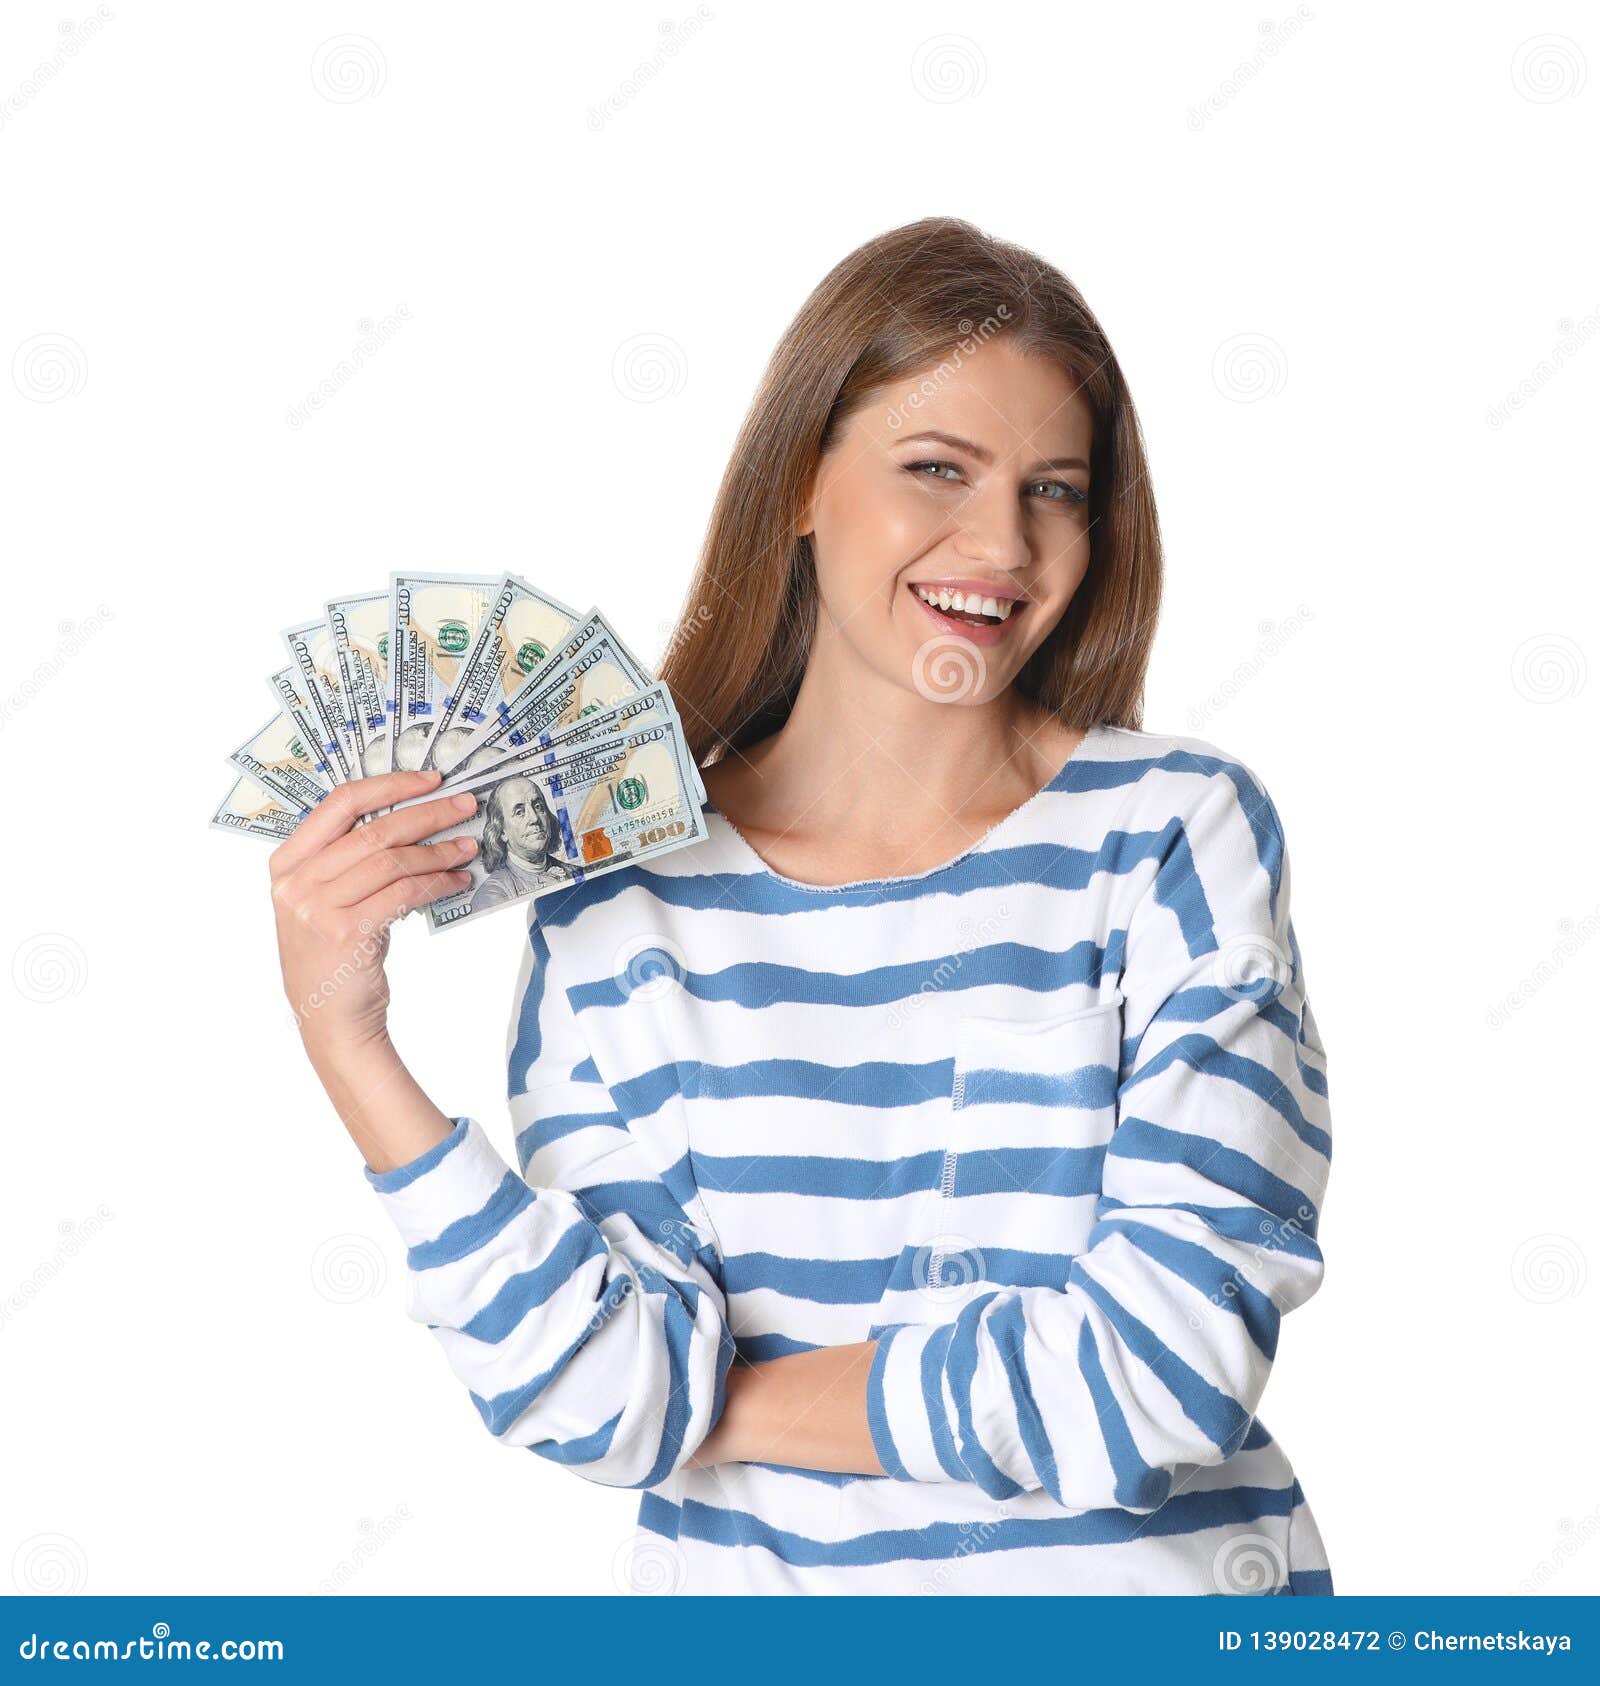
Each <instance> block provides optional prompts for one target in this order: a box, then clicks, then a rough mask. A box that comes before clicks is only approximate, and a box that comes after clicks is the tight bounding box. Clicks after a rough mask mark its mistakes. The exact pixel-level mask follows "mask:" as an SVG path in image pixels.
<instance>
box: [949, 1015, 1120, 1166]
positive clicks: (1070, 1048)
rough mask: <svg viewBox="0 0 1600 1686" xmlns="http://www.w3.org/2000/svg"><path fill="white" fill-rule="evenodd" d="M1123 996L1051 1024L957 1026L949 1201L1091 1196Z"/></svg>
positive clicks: (1109, 1102)
mask: <svg viewBox="0 0 1600 1686" xmlns="http://www.w3.org/2000/svg"><path fill="white" fill-rule="evenodd" d="M1122 1002H1123V997H1122V995H1121V993H1120V992H1119V993H1117V994H1116V995H1114V996H1112V997H1111V998H1110V999H1108V1000H1106V1001H1102V1002H1099V1003H1097V1004H1096V1005H1095V1006H1093V1007H1089V1008H1085V1009H1083V1010H1081V1011H1079V1012H1074V1013H1065V1014H1061V1015H1059V1016H1057V1017H1055V1018H1049V1019H1039V1020H1028V1021H1020V1022H1019V1021H1018V1020H1016V1019H996V1018H964V1019H961V1020H959V1021H958V1022H957V1025H956V1046H955V1067H954V1072H953V1075H952V1080H951V1093H950V1102H951V1107H950V1119H951V1128H950V1138H949V1141H948V1142H947V1144H946V1156H945V1166H944V1172H945V1175H944V1180H943V1184H942V1192H943V1193H944V1194H945V1195H946V1196H947V1197H963V1196H967V1195H979V1194H1000V1193H1004V1192H1006V1191H1007V1190H1014V1191H1016V1192H1018V1193H1021V1192H1024V1191H1026V1192H1031V1193H1039V1194H1055V1195H1081V1194H1087V1193H1096V1192H1098V1190H1099V1187H1100V1172H1101V1165H1102V1161H1103V1159H1104V1156H1105V1148H1106V1144H1107V1143H1108V1142H1109V1141H1110V1140H1111V1133H1112V1131H1113V1130H1114V1129H1115V1128H1116V1124H1117V1075H1118V1068H1119V1064H1120V1060H1121V1054H1122Z"/></svg>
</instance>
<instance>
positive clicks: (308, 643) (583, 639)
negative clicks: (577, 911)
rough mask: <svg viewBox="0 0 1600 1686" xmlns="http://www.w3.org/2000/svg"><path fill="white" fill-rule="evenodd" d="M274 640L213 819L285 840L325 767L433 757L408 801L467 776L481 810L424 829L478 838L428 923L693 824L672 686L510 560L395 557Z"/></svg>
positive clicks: (504, 902) (368, 771) (484, 906)
mask: <svg viewBox="0 0 1600 1686" xmlns="http://www.w3.org/2000/svg"><path fill="white" fill-rule="evenodd" d="M283 642H284V647H285V649H286V651H287V652H288V657H289V660H288V663H287V665H286V666H284V667H282V668H280V669H279V670H278V671H277V672H276V673H274V674H273V675H272V676H271V678H270V679H269V680H268V681H267V683H268V684H269V685H270V686H271V687H272V694H273V697H274V700H275V701H276V703H277V705H278V706H277V712H276V713H275V714H274V715H273V716H272V718H271V719H270V720H269V721H268V722H267V723H266V725H264V726H263V727H261V728H260V730H259V731H256V732H254V733H252V734H251V735H250V737H248V738H247V739H246V740H245V741H244V742H243V743H242V744H241V745H240V746H239V748H238V749H236V750H234V752H233V753H232V754H231V755H229V756H228V758H227V759H228V762H229V765H230V766H232V767H233V769H234V771H235V772H236V773H237V774H238V775H239V777H238V778H237V779H236V781H235V783H234V785H233V788H232V789H231V790H230V791H229V792H228V794H227V795H226V796H225V797H224V798H223V800H222V804H221V806H220V807H219V808H218V809H217V811H216V813H215V814H214V815H213V816H212V820H211V823H212V824H213V825H214V826H217V827H219V828H220V829H221V830H224V831H235V832H242V833H245V834H246V835H249V836H252V837H268V838H274V839H282V838H285V837H287V836H288V835H289V834H290V833H291V832H292V831H293V830H294V828H295V827H296V826H297V825H298V824H299V823H300V821H301V820H302V819H304V818H305V816H306V815H307V814H308V813H310V811H311V810H312V809H313V808H314V807H315V806H316V805H317V803H319V802H320V801H322V799H323V798H324V797H325V796H327V795H329V793H330V792H331V791H332V790H333V788H334V787H335V786H336V785H340V784H345V783H348V782H349V781H350V780H352V779H359V778H365V777H370V776H371V775H373V774H375V773H386V772H391V771H397V770H399V771H410V770H413V769H417V768H429V767H437V768H438V769H439V771H440V773H441V774H443V779H442V782H441V783H440V785H439V786H437V787H436V788H435V789H433V790H431V791H429V792H428V793H427V794H426V795H425V796H421V797H417V798H414V799H413V800H414V801H419V802H420V801H432V800H433V799H434V798H435V797H437V796H438V794H439V792H440V790H446V791H458V790H467V791H471V792H472V794H473V795H475V796H476V797H477V799H478V806H477V808H476V810H475V811H474V812H473V813H472V814H471V815H470V816H469V817H468V818H467V819H465V820H463V821H462V822H461V823H460V824H459V825H454V826H451V827H449V828H448V829H447V830H445V831H441V832H439V833H437V834H436V835H437V837H454V836H459V835H461V834H463V833H466V834H469V835H471V836H472V837H473V838H475V839H476V840H477V843H478V852H477V854H475V855H474V856H473V857H472V859H471V860H470V861H468V862H467V863H466V865H467V867H468V868H469V870H470V871H471V872H472V875H473V881H472V883H471V884H469V885H467V886H466V887H465V888H463V889H462V890H460V891H459V892H457V893H455V894H453V895H449V896H443V897H440V898H439V900H437V901H435V902H433V903H431V904H429V906H428V928H429V930H430V931H438V930H442V929H443V928H444V927H446V926H449V925H459V924H463V923H465V922H466V921H467V920H469V919H475V918H476V917H477V916H478V915H479V914H480V913H486V912H489V911H491V910H492V909H494V908H497V907H507V906H509V905H510V904H511V903H513V902H519V901H523V900H526V899H527V898H528V897H530V896H538V895H542V894H544V893H545V892H546V891H547V890H554V889H557V888H559V887H561V886H562V885H565V884H571V883H574V882H576V881H578V880H580V879H583V878H588V877H592V876H593V875H594V874H596V873H600V872H609V871H611V870H612V869H613V868H615V867H619V866H626V865H629V864H631V863H632V862H634V861H638V860H643V859H646V858H648V857H650V856H654V855H659V854H664V853H666V852H667V851H668V850H670V849H681V848H683V847H684V846H685V845H687V844H690V843H697V842H699V841H701V840H702V839H703V838H704V837H705V835H706V828H705V818H704V815H703V814H702V812H701V807H702V804H703V803H704V802H705V799H706V791H705V786H704V784H702V783H701V780H700V771H699V769H698V768H697V767H696V766H695V764H694V758H693V757H692V756H691V755H690V754H689V749H688V745H687V743H686V742H685V739H684V733H683V723H682V721H681V720H680V719H679V718H678V711H677V709H676V708H675V707H674V706H673V703H672V698H671V695H670V694H669V692H668V691H667V688H666V686H665V685H662V684H660V683H658V682H657V681H656V680H655V679H653V678H652V677H651V675H650V673H649V671H648V670H647V669H646V668H644V667H643V666H642V665H641V664H640V663H639V661H638V660H637V659H636V658H635V657H634V655H633V654H632V652H631V651H630V650H629V649H628V647H627V645H625V644H624V643H623V642H622V640H621V639H620V638H619V637H618V636H617V633H616V631H615V630H614V628H613V627H612V625H611V623H610V622H609V621H608V620H607V619H606V617H605V616H604V615H603V614H601V612H600V611H599V610H598V609H591V610H589V611H588V612H587V613H585V614H579V613H578V612H577V611H576V610H573V609H569V608H568V607H567V606H566V605H565V604H564V603H559V602H557V601H556V599H555V598H553V597H548V596H546V595H545V594H544V593H543V592H542V591H536V590H535V589H534V588H533V587H532V586H531V585H529V584H528V583H527V581H525V580H523V579H522V578H520V577H519V576H518V575H516V574H502V575H500V576H499V577H498V578H495V577H493V576H482V575H477V574H412V573H397V574H391V575H390V576H389V589H388V590H387V591H369V592H361V593H358V594H356V595H355V596H351V597H335V598H332V599H330V600H329V601H328V602H327V603H326V604H325V605H324V612H323V614H322V616H321V617H320V618H319V619H317V620H311V621H305V622H303V623H301V624H299V625H296V626H292V627H290V628H289V629H288V630H287V631H286V632H285V633H284V634H283ZM410 805H411V804H410V803H409V802H408V803H403V804H400V806H410ZM384 811H385V812H388V811H390V810H384ZM372 817H376V816H369V817H368V818H372ZM361 823H368V822H367V820H365V819H364V820H363V821H362V822H361Z"/></svg>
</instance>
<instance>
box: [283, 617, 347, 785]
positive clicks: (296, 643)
mask: <svg viewBox="0 0 1600 1686" xmlns="http://www.w3.org/2000/svg"><path fill="white" fill-rule="evenodd" d="M283 647H284V648H285V649H286V650H287V651H288V652H289V662H290V665H291V666H292V667H293V669H294V673H295V688H296V689H297V690H298V691H299V693H300V695H301V696H302V697H304V698H305V700H306V704H307V706H308V709H309V712H310V717H311V718H312V719H313V720H314V721H315V722H316V726H317V736H318V745H317V747H318V749H319V750H320V751H321V752H322V754H323V755H325V756H326V757H327V760H328V765H329V776H330V777H331V778H332V780H333V782H334V783H335V784H348V783H349V782H350V780H351V779H352V778H353V777H355V776H356V775H355V774H354V773H353V772H352V770H351V769H352V768H353V766H354V765H355V748H354V745H353V744H352V743H351V740H350V736H349V734H348V732H347V731H346V729H345V702H344V693H343V691H341V690H340V688H339V658H338V655H337V654H336V653H335V651H334V647H333V634H332V633H331V632H330V631H329V630H328V623H327V621H326V620H315V621H303V622H301V623H300V624H299V625H298V626H291V627H286V628H285V629H284V633H283Z"/></svg>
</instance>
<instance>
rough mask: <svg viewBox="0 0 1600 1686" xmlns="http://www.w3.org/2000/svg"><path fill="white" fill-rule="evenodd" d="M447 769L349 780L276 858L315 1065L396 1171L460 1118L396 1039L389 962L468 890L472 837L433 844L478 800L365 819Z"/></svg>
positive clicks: (291, 966)
mask: <svg viewBox="0 0 1600 1686" xmlns="http://www.w3.org/2000/svg"><path fill="white" fill-rule="evenodd" d="M439 778H440V774H439V773H438V772H437V771H429V772H425V773H388V774H382V775H379V776H378V777H376V778H370V779H357V780H355V781H353V782H352V783H350V784H346V785H341V786H339V788H338V789H337V790H335V791H334V792H333V794H332V795H331V796H329V797H327V798H326V799H325V800H324V801H322V802H321V803H319V804H318V806H317V807H316V809H315V810H314V811H313V812H311V813H310V814H308V815H307V816H306V817H305V819H304V820H303V821H301V823H300V825H299V826H298V827H297V828H296V829H295V831H294V833H293V834H292V835H291V836H290V837H288V838H287V839H286V840H285V841H284V842H283V843H281V844H279V846H278V847H277V848H276V849H274V850H273V852H272V855H271V857H270V860H269V863H268V864H269V872H270V875H271V880H272V901H273V909H274V913H275V916H276V920H277V932H278V958H279V962H280V964H281V966H282V969H283V985H284V992H285V994H287V996H288V998H289V1002H290V1005H291V1006H292V1007H293V1008H294V1011H295V1020H296V1023H297V1024H298V1025H299V1028H300V1038H301V1042H302V1043H303V1045H304V1047H305V1050H306V1054H307V1056H308V1057H309V1058H310V1060H311V1064H312V1067H313V1069H314V1070H315V1071H316V1073H317V1076H318V1078H319V1079H320V1080H321V1082H322V1086H323V1088H324V1089H325V1090H326V1091H327V1094H328V1098H329V1100H331V1101H332V1102H333V1106H334V1110H335V1111H336V1112H337V1113H338V1115H339V1117H340V1119H341V1120H342V1121H343V1123H344V1126H345V1128H346V1129H347V1130H348V1131H349V1132H350V1135H351V1138H352V1139H353V1140H354V1142H355V1144H356V1146H357V1147H358V1148H359V1149H360V1150H361V1154H362V1157H363V1158H364V1159H365V1160H366V1162H367V1164H368V1166H369V1167H370V1168H371V1169H373V1170H375V1171H380V1172H381V1171H388V1170H392V1169H393V1168H394V1167H395V1166H397V1165H403V1164H405V1163H406V1162H407V1161H408V1160H411V1159H415V1158H416V1157H417V1156H418V1155H419V1154H421V1153H424V1152H426V1151H427V1149H429V1148H431V1147H433V1146H435V1145H436V1144H437V1143H439V1142H441V1141H443V1140H444V1138H445V1137H446V1136H447V1135H448V1134H449V1133H450V1130H451V1122H450V1120H449V1119H448V1118H446V1117H445V1115H444V1114H443V1113H442V1112H441V1111H440V1110H439V1109H438V1107H436V1106H435V1105H434V1104H433V1102H432V1101H430V1100H429V1099H428V1097H427V1096H426V1095H425V1094H424V1093H423V1091H422V1089H421V1088H420V1087H419V1085H418V1084H417V1082H416V1079H415V1078H413V1077H412V1075H411V1073H410V1072H409V1071H408V1070H407V1069H406V1067H405V1065H404V1063H403V1062H402V1060H401V1059H400V1056H399V1054H398V1053H397V1052H396V1050H395V1048H394V1045H393V1044H392V1043H391V1042H390V1041H389V1037H388V1032H387V1029H386V1021H387V1012H388V1005H389V989H388V983H387V980H386V979H385V977H384V971H383V961H384V956H385V954H386V952H387V950H388V946H389V927H390V926H391V925H392V924H393V923H394V921H395V920H396V919H399V918H400V917H402V916H403V915H404V914H405V913H407V912H409V911H410V910H411V909H412V908H414V907H421V906H424V905H425V904H426V903H428V902H430V901H433V900H435V899H436V898H437V897H439V896H441V895H444V894H446V893H447V892H450V891H453V890H457V889H459V888H460V887H461V884H462V883H463V882H464V881H467V880H468V879H470V876H471V875H470V874H469V873H467V872H465V871H461V870H459V864H460V863H461V862H462V861H464V860H467V859H470V857H471V856H472V854H473V852H474V850H475V849H476V847H477V845H476V844H475V843H474V842H473V841H472V839H471V838H456V839H452V840H451V841H449V842H447V843H438V844H430V843H424V842H423V841H422V839H424V838H427V837H431V836H433V835H434V834H435V833H436V832H439V831H442V830H444V829H445V827H446V826H450V825H454V824H455V823H456V822H457V821H459V820H460V819H461V818H462V816H463V815H464V814H467V813H470V812H471V811H472V809H473V807H474V806H475V805H476V799H475V798H474V797H471V796H455V797H441V798H440V799H439V800H438V801H436V802H419V803H418V804H417V805H416V806H415V807H414V808H406V809H403V810H401V811H400V812H398V813H393V814H386V815H385V816H384V817H383V818H382V819H377V820H372V821H370V822H369V823H368V824H366V825H364V826H358V825H356V823H355V822H356V819H357V817H358V816H359V815H361V814H370V813H372V812H373V811H374V810H375V809H378V808H382V807H387V806H389V805H390V804H392V803H395V802H402V801H404V800H405V799H406V798H407V797H415V796H420V795H422V794H424V793H426V792H427V791H428V790H430V789H431V788H432V787H433V786H434V785H436V784H437V783H438V782H439Z"/></svg>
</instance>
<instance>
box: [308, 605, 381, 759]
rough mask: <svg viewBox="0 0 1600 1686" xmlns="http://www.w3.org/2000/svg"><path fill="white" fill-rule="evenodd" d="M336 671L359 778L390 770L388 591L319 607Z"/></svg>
mask: <svg viewBox="0 0 1600 1686" xmlns="http://www.w3.org/2000/svg"><path fill="white" fill-rule="evenodd" d="M323 612H324V615H325V616H326V619H327V622H328V632H329V634H330V636H331V637H332V639H333V654H334V659H335V661H336V662H337V663H338V668H339V691H340V694H341V696H342V697H343V699H344V726H345V731H346V732H347V733H348V735H349V738H350V744H351V751H352V756H353V761H354V765H355V767H357V768H359V769H360V771H359V772H358V773H357V774H356V776H357V777H358V778H371V777H372V776H373V775H374V774H375V773H387V772H388V771H389V716H388V714H387V712H386V710H385V706H384V699H385V697H386V696H387V694H388V685H389V593H388V592H387V591H363V592H357V593H356V594H355V595H353V596H350V597H330V598H329V599H328V601H327V602H326V603H325V604H324V605H323Z"/></svg>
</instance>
